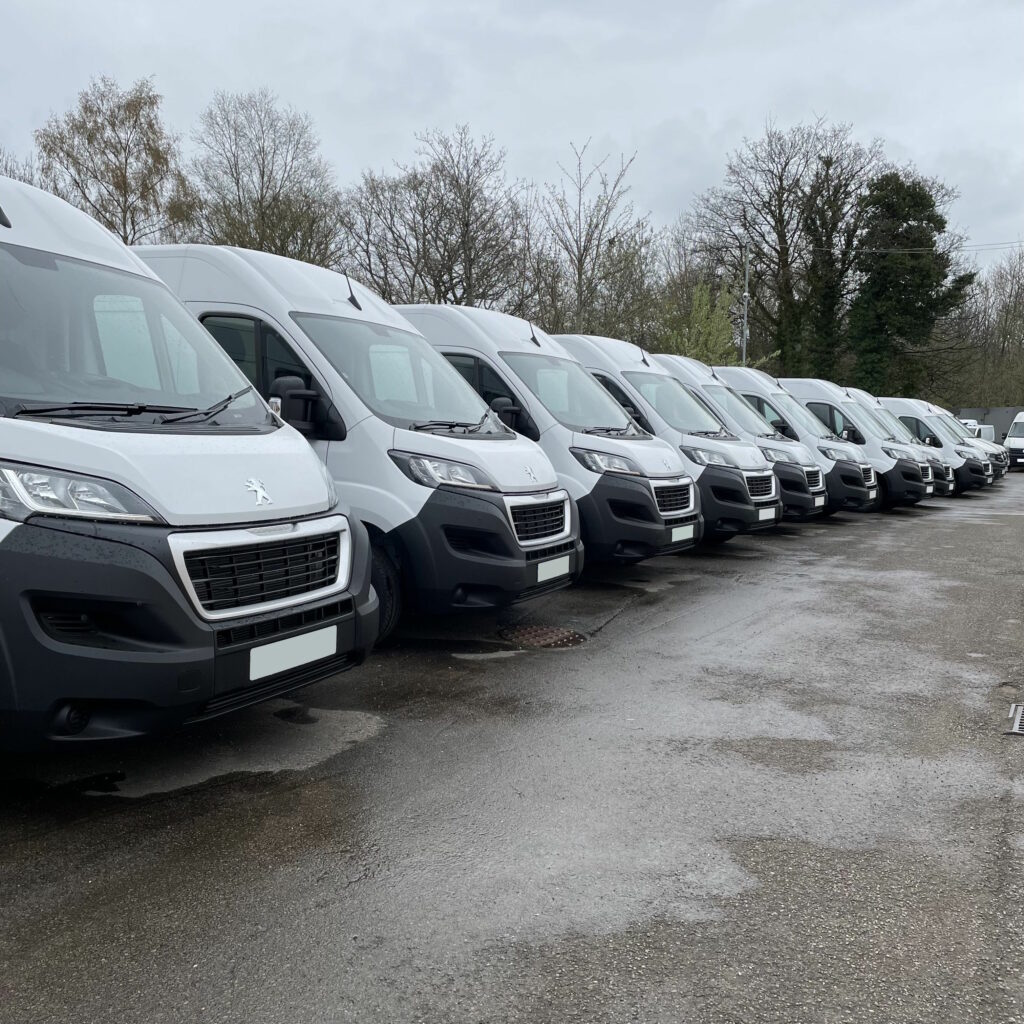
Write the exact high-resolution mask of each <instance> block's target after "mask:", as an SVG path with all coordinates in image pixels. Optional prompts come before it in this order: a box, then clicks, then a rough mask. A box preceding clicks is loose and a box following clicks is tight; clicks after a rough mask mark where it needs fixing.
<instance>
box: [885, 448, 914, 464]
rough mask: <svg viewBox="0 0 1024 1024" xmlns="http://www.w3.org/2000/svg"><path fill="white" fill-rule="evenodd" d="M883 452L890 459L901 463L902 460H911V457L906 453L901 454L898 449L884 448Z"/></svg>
mask: <svg viewBox="0 0 1024 1024" xmlns="http://www.w3.org/2000/svg"><path fill="white" fill-rule="evenodd" d="M882 451H883V452H884V453H885V454H886V455H888V456H889V458H890V459H895V460H896V461H897V462H899V460H900V459H909V458H910V456H909V455H908V454H907V453H906V452H901V451H900V450H899V449H898V448H886V447H885V446H884V445H883V446H882Z"/></svg>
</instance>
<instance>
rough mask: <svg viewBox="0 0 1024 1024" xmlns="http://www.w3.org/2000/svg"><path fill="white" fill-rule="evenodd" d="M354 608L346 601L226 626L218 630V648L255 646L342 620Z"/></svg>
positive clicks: (350, 602)
mask: <svg viewBox="0 0 1024 1024" xmlns="http://www.w3.org/2000/svg"><path fill="white" fill-rule="evenodd" d="M352 608H353V605H352V601H351V600H350V599H346V600H344V601H334V602H333V603H332V604H323V605H320V606H319V607H317V608H304V609H303V610H302V611H300V612H292V613H291V614H289V615H282V616H280V617H278V618H275V619H263V620H261V621H260V622H250V623H247V624H245V625H242V626H226V627H225V628H224V629H218V630H217V646H218V647H221V648H223V647H234V646H235V645H236V644H253V643H256V641H258V640H266V639H267V638H268V637H272V636H277V635H278V634H280V633H287V632H289V631H290V630H293V629H302V628H303V627H305V626H314V625H316V624H317V623H319V622H326V621H327V620H328V619H340V618H341V617H342V616H343V615H351V614H352Z"/></svg>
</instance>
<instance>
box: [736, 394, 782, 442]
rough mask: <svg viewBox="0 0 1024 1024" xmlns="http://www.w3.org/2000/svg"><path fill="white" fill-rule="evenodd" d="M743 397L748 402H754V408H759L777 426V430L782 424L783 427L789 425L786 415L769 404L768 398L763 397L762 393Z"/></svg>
mask: <svg viewBox="0 0 1024 1024" xmlns="http://www.w3.org/2000/svg"><path fill="white" fill-rule="evenodd" d="M743 397H744V398H745V399H746V400H747V401H748V402H752V403H753V404H754V408H755V409H757V411H758V412H759V413H760V414H761V415H762V416H763V417H764V418H765V419H766V420H767V421H768V422H769V423H770V424H771V425H772V426H773V427H775V429H776V430H778V429H779V427H780V426H782V427H785V426H788V424H787V423H786V417H785V416H783V415H782V413H781V412H779V410H778V409H776V408H774V407H773V406H772V405H769V403H768V402H767V400H766V399H764V398H762V397H761V396H760V395H744V396H743ZM780 433H781V431H780Z"/></svg>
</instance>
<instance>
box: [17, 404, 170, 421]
mask: <svg viewBox="0 0 1024 1024" xmlns="http://www.w3.org/2000/svg"><path fill="white" fill-rule="evenodd" d="M187 408H188V406H185V405H149V404H147V403H146V402H69V403H68V404H67V405H24V404H22V405H19V406H18V408H17V409H15V410H14V412H12V413H11V415H10V418H11V419H14V418H15V417H18V416H67V417H71V416H95V415H96V414H97V413H100V414H102V413H108V414H109V415H111V416H141V415H142V414H143V413H146V412H181V411H182V410H183V409H187Z"/></svg>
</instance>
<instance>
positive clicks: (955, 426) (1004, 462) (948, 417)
mask: <svg viewBox="0 0 1024 1024" xmlns="http://www.w3.org/2000/svg"><path fill="white" fill-rule="evenodd" d="M932 407H933V408H934V409H935V410H937V412H938V414H939V415H940V416H941V417H942V418H943V419H944V420H945V421H946V423H947V424H948V425H949V427H950V429H951V430H952V431H953V433H954V434H956V435H957V437H959V438H960V439H961V440H963V441H967V442H969V443H970V444H972V445H973V446H974V447H975V448H977V449H978V450H979V451H980V452H982V454H984V455H985V456H986V457H987V458H988V460H989V462H991V463H992V478H993V480H994V481H995V480H1001V479H1002V478H1003V477H1004V476H1006V474H1007V473H1008V472H1009V471H1010V453H1009V452H1008V451H1007V450H1006V448H1005V447H1003V445H1001V444H997V443H996V442H995V441H990V440H988V439H987V438H985V437H982V436H981V435H980V434H976V433H975V432H974V431H973V430H968V428H967V427H965V426H964V425H963V423H961V422H960V420H958V419H957V418H956V417H955V416H954V415H953V414H952V413H951V412H950V411H949V410H948V409H943V408H942V406H941V405H933V406H932Z"/></svg>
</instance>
